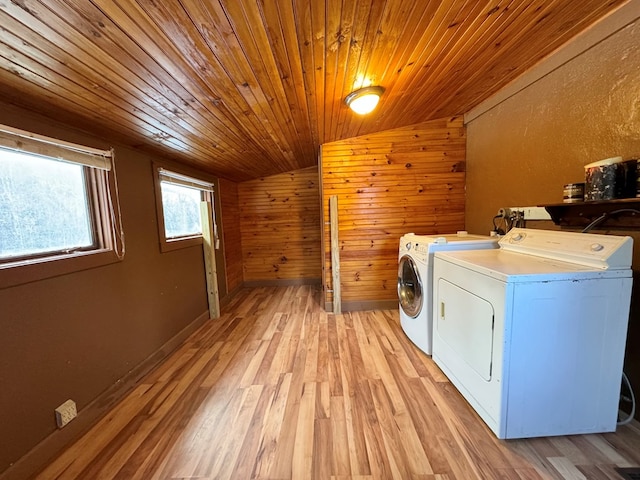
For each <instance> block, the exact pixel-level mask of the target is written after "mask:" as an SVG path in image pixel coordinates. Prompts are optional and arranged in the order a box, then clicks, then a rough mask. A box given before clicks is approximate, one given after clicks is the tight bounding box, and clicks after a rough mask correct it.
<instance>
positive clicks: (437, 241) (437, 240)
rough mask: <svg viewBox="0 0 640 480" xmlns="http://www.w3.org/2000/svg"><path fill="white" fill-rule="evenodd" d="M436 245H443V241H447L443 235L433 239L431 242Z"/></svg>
mask: <svg viewBox="0 0 640 480" xmlns="http://www.w3.org/2000/svg"><path fill="white" fill-rule="evenodd" d="M433 243H435V244H437V245H444V244H445V243H447V239H446V238H444V237H438V238H436V239H435V241H434V242H433Z"/></svg>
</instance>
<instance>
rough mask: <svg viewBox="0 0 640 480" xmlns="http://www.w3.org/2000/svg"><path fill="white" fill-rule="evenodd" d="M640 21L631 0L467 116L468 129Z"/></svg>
mask: <svg viewBox="0 0 640 480" xmlns="http://www.w3.org/2000/svg"><path fill="white" fill-rule="evenodd" d="M638 18H640V0H629V1H628V2H627V3H625V4H624V5H622V6H621V7H619V8H618V9H616V10H614V11H613V12H611V13H610V14H609V15H607V16H605V17H603V18H602V19H601V20H599V21H598V22H596V23H594V24H593V25H591V26H590V27H589V28H587V29H586V30H584V31H583V32H581V33H579V34H578V35H576V36H575V37H574V38H572V39H571V40H569V42H567V43H566V44H564V45H563V46H561V47H560V48H559V49H557V50H556V51H555V52H553V53H551V54H550V55H548V56H547V57H545V58H544V59H542V60H541V61H540V62H538V63H537V64H536V65H535V66H533V67H532V68H530V69H529V70H527V71H526V72H525V73H523V74H522V75H520V76H519V77H518V78H516V79H515V80H514V81H512V82H511V83H509V84H508V85H507V86H506V87H504V88H503V89H502V90H500V91H499V92H497V93H496V94H495V95H493V96H492V97H490V98H488V99H487V100H485V101H484V102H482V103H480V104H479V105H477V106H476V107H474V108H473V109H471V110H470V111H469V112H467V113H465V114H464V123H465V125H466V124H468V123H469V122H471V121H473V120H474V119H476V118H478V117H479V116H481V115H483V114H485V113H487V112H488V111H489V110H491V109H493V108H495V107H496V106H498V105H500V104H501V103H502V102H504V101H506V100H508V99H509V98H511V97H513V96H514V95H516V94H517V93H519V92H521V91H522V90H524V89H525V88H527V87H528V86H529V85H532V84H533V83H535V82H537V81H538V80H540V79H541V78H543V77H545V76H547V75H549V74H550V73H551V72H553V71H555V70H557V69H558V68H560V67H561V66H563V65H565V64H566V63H568V62H570V61H571V60H573V59H574V58H576V57H577V56H579V55H582V54H583V53H584V52H586V51H587V50H589V49H591V48H593V47H594V46H596V45H597V44H599V43H600V42H602V41H603V40H605V39H607V38H608V37H610V36H611V35H613V34H615V33H616V32H618V31H620V30H622V29H623V28H625V27H626V26H628V25H630V24H632V23H634V22H635V21H636V20H638Z"/></svg>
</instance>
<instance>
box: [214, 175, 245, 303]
mask: <svg viewBox="0 0 640 480" xmlns="http://www.w3.org/2000/svg"><path fill="white" fill-rule="evenodd" d="M219 185H220V202H221V204H222V232H223V233H222V234H223V244H224V256H225V260H226V274H227V289H228V291H229V292H234V291H235V290H236V289H238V288H240V287H241V286H242V236H241V233H240V197H239V196H238V184H237V183H235V182H231V181H229V180H224V179H220V181H219Z"/></svg>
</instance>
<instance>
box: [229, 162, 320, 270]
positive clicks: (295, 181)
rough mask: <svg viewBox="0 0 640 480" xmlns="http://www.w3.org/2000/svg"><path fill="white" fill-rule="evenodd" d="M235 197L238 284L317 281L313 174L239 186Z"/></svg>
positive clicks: (316, 211) (287, 175)
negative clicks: (238, 235) (239, 260)
mask: <svg viewBox="0 0 640 480" xmlns="http://www.w3.org/2000/svg"><path fill="white" fill-rule="evenodd" d="M238 195H239V199H240V222H241V224H240V227H241V232H242V261H243V265H244V281H245V282H252V283H265V282H266V283H269V282H275V283H278V282H283V283H288V282H292V281H293V282H300V281H302V282H317V281H319V279H320V269H321V265H320V200H319V198H320V194H319V190H318V170H317V169H316V168H315V167H311V168H305V169H302V170H295V171H293V172H289V173H283V174H280V175H273V176H270V177H264V178H259V179H256V180H251V181H248V182H242V183H240V184H238Z"/></svg>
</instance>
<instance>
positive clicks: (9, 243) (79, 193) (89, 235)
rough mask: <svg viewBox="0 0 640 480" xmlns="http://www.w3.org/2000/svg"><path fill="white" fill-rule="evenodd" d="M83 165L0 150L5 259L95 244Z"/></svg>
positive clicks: (0, 231)
mask: <svg viewBox="0 0 640 480" xmlns="http://www.w3.org/2000/svg"><path fill="white" fill-rule="evenodd" d="M85 168H87V167H83V166H82V165H77V164H71V163H65V162H61V161H56V160H53V159H49V158H44V157H38V156H35V155H30V154H25V153H21V152H11V151H8V150H4V149H0V258H1V259H6V258H13V257H30V256H34V255H42V254H44V253H50V252H64V251H73V250H78V249H84V248H87V247H92V246H93V245H94V244H95V238H94V237H95V234H94V231H93V227H92V221H91V207H90V202H89V195H88V191H87V182H86V176H85V172H84V169H85Z"/></svg>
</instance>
